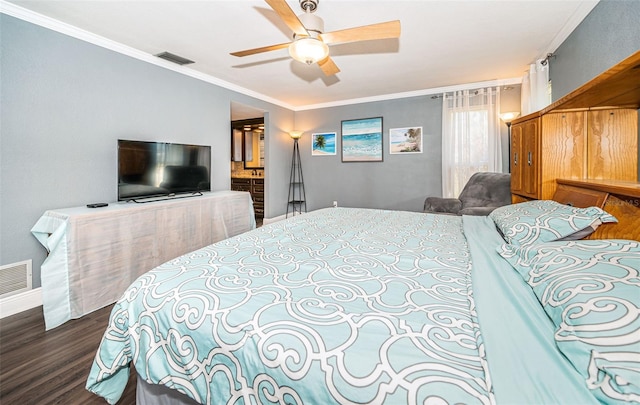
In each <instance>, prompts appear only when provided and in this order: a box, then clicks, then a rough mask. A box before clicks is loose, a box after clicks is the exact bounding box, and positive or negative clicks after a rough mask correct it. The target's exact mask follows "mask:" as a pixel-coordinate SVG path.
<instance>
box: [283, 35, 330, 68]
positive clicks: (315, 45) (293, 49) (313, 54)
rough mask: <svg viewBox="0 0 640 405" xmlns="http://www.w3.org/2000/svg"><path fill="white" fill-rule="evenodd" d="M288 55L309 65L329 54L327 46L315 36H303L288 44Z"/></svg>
mask: <svg viewBox="0 0 640 405" xmlns="http://www.w3.org/2000/svg"><path fill="white" fill-rule="evenodd" d="M289 55H291V57H292V58H293V59H295V60H297V61H298V62H302V63H306V64H307V65H311V64H313V63H316V62H318V61H321V60H323V59H325V58H326V57H327V56H329V47H328V46H327V44H325V43H324V42H322V41H321V40H319V39H317V38H312V37H303V38H298V39H296V40H295V41H293V42H292V43H291V44H290V45H289Z"/></svg>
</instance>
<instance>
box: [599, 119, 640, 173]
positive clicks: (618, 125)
mask: <svg viewBox="0 0 640 405" xmlns="http://www.w3.org/2000/svg"><path fill="white" fill-rule="evenodd" d="M588 122H589V126H588V132H587V137H588V150H587V162H588V178H590V179H616V180H627V181H636V180H637V176H638V133H637V128H638V112H637V110H628V109H616V110H594V111H589V114H588Z"/></svg>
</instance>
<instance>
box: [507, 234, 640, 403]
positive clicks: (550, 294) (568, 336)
mask: <svg viewBox="0 0 640 405" xmlns="http://www.w3.org/2000/svg"><path fill="white" fill-rule="evenodd" d="M498 253H499V254H500V255H501V256H502V257H504V258H505V259H506V260H507V261H509V262H510V263H511V265H512V266H513V267H514V268H515V269H516V270H517V271H518V272H519V273H520V274H521V275H522V277H523V278H524V280H525V281H526V282H527V283H528V284H529V285H530V286H531V287H532V288H533V291H534V293H535V295H536V296H537V297H538V300H539V301H540V303H541V304H542V306H543V307H544V310H545V312H546V313H547V314H548V315H549V318H550V319H551V320H552V321H553V323H554V325H555V326H556V327H557V329H556V333H555V340H556V345H557V346H558V348H559V349H560V351H562V353H563V354H564V355H565V356H566V357H567V358H568V359H569V361H571V363H572V364H573V365H574V367H575V368H576V369H577V370H578V372H580V373H581V374H582V375H583V377H584V378H585V382H586V384H587V386H588V387H589V389H591V390H592V391H593V392H594V394H595V396H596V397H597V398H598V399H599V400H600V401H602V402H604V403H628V402H634V401H637V402H640V274H639V272H640V243H639V242H636V241H630V240H589V241H562V242H547V243H541V244H535V245H529V246H513V245H503V246H501V247H499V248H498Z"/></svg>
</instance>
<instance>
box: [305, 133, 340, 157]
mask: <svg viewBox="0 0 640 405" xmlns="http://www.w3.org/2000/svg"><path fill="white" fill-rule="evenodd" d="M335 154H336V133H335V132H324V133H321V134H311V156H330V155H335Z"/></svg>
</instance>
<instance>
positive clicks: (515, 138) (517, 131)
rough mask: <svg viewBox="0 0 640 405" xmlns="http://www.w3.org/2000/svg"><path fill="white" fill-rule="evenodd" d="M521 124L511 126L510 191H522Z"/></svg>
mask: <svg viewBox="0 0 640 405" xmlns="http://www.w3.org/2000/svg"><path fill="white" fill-rule="evenodd" d="M522 127H523V124H518V125H513V126H512V127H511V156H510V158H509V159H510V161H509V162H510V167H511V192H512V193H520V192H522V168H523V166H522V129H523V128H522Z"/></svg>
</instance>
